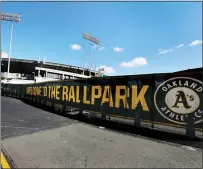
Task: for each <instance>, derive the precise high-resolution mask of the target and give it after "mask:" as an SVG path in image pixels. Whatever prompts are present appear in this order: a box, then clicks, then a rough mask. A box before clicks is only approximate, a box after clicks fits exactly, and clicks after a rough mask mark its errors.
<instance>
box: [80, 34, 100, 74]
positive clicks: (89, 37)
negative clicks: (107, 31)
mask: <svg viewBox="0 0 203 169" xmlns="http://www.w3.org/2000/svg"><path fill="white" fill-rule="evenodd" d="M82 37H83V38H84V39H86V40H88V41H89V42H90V58H91V55H92V45H93V44H92V42H93V43H95V44H96V45H100V40H99V39H97V38H95V37H93V36H91V35H88V34H87V33H83V34H82ZM83 67H84V61H83ZM83 74H84V70H83ZM90 76H91V61H90Z"/></svg>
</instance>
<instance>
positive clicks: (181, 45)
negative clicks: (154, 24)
mask: <svg viewBox="0 0 203 169" xmlns="http://www.w3.org/2000/svg"><path fill="white" fill-rule="evenodd" d="M183 46H184V44H180V45H177V46H175V47H173V48H171V49H158V53H159V54H167V53H169V52H172V51H173V50H175V49H179V48H182V47H183Z"/></svg>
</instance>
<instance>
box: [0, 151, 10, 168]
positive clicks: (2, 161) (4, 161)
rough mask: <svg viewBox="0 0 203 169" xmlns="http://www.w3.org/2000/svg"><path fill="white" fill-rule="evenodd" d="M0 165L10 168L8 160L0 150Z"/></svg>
mask: <svg viewBox="0 0 203 169" xmlns="http://www.w3.org/2000/svg"><path fill="white" fill-rule="evenodd" d="M1 166H2V168H3V169H5V168H8V169H10V166H9V164H8V162H7V161H6V158H5V157H4V155H3V153H2V152H1Z"/></svg>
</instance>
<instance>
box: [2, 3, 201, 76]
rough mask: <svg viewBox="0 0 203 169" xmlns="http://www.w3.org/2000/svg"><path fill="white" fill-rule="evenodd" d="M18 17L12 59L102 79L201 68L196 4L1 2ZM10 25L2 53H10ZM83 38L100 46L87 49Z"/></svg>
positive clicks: (4, 28) (198, 6) (5, 31)
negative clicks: (80, 70)
mask: <svg viewBox="0 0 203 169" xmlns="http://www.w3.org/2000/svg"><path fill="white" fill-rule="evenodd" d="M1 9H2V11H3V12H9V13H20V14H21V21H20V23H15V24H14V31H13V41H12V51H11V57H13V58H22V59H34V60H38V58H39V57H40V60H43V59H44V58H45V60H46V61H49V62H56V63H63V64H70V65H74V66H81V67H82V66H83V61H85V67H86V68H87V67H88V66H90V65H92V67H93V68H94V69H95V67H96V69H98V68H104V73H105V74H107V75H112V76H113V75H128V74H147V73H159V72H162V73H164V72H173V71H178V70H184V69H188V68H197V67H201V66H202V3H201V2H3V3H2V7H1ZM10 30H11V23H10V22H6V21H3V23H2V37H1V39H2V40H1V42H2V43H1V45H2V46H1V47H2V50H3V54H4V55H6V54H7V53H8V52H9V41H10ZM83 32H86V33H88V34H90V35H92V36H94V37H96V38H98V39H99V40H100V42H101V43H100V45H99V46H94V45H93V46H92V52H91V47H90V43H89V42H88V41H87V40H84V39H83V38H82V33H83Z"/></svg>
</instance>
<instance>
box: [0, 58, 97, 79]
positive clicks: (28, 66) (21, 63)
mask: <svg viewBox="0 0 203 169" xmlns="http://www.w3.org/2000/svg"><path fill="white" fill-rule="evenodd" d="M1 60H2V63H3V64H2V66H1V68H2V67H4V68H3V70H2V72H6V70H7V62H8V58H2V59H1ZM10 62H11V66H10V72H11V73H12V72H13V73H24V72H25V70H26V73H30V72H33V71H34V70H35V67H45V68H49V69H55V70H61V71H67V72H73V73H78V74H82V73H83V71H84V72H85V74H86V75H88V72H89V69H87V68H82V67H78V66H73V65H66V64H60V63H53V62H45V63H44V62H43V61H37V60H28V59H16V58H11V60H10ZM96 73H99V71H95V70H91V74H92V75H93V76H94V75H95V74H96Z"/></svg>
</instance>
